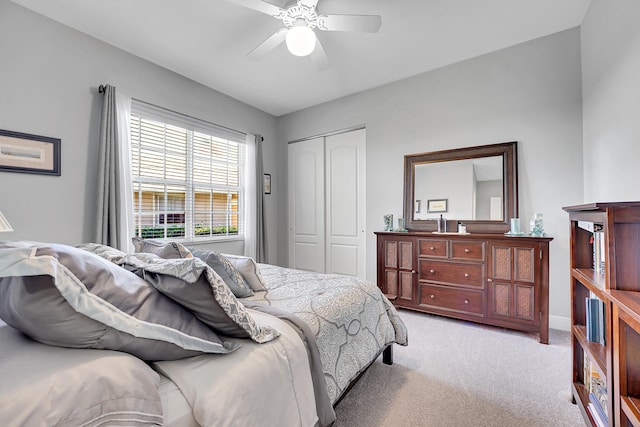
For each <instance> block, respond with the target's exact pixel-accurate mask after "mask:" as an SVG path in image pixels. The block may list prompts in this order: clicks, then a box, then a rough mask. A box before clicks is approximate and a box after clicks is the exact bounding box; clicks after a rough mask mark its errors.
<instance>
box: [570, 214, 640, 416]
mask: <svg viewBox="0 0 640 427" xmlns="http://www.w3.org/2000/svg"><path fill="white" fill-rule="evenodd" d="M564 210H565V211H566V212H568V213H569V220H570V226H571V241H570V243H571V245H570V248H571V323H572V327H571V335H572V341H573V344H572V349H573V356H572V357H573V375H572V378H573V384H572V387H571V388H572V391H573V396H574V400H575V401H576V403H577V404H578V405H579V407H580V412H581V413H582V415H583V417H584V419H585V421H586V422H587V424H588V425H592V426H595V425H596V422H595V420H594V418H593V416H592V415H591V413H590V411H589V409H588V405H589V402H590V400H589V399H590V398H589V390H588V389H587V387H586V386H585V384H586V383H587V381H585V378H584V375H585V374H584V365H585V358H586V359H587V360H589V361H590V364H591V365H592V366H595V368H596V370H597V372H598V373H599V374H600V376H601V377H602V378H603V379H604V380H605V384H606V388H607V407H606V412H607V415H608V420H607V421H608V426H624V427H627V426H636V427H640V202H621V203H590V204H585V205H578V206H569V207H565V208H564ZM583 221H584V222H587V223H592V224H596V225H598V226H601V227H602V233H604V241H603V247H602V248H601V250H602V251H603V253H604V259H605V263H604V268H603V269H602V270H601V271H596V270H595V268H594V265H595V264H596V263H594V249H593V243H592V242H593V240H596V239H592V236H593V233H592V232H591V231H589V230H586V229H584V228H582V227H580V226H579V224H580V222H583ZM598 265H600V264H598ZM590 296H595V297H597V298H598V299H600V300H601V301H603V303H604V317H605V321H604V326H605V332H606V333H605V344H604V345H602V344H600V343H594V342H590V341H589V340H588V339H587V333H586V324H587V322H588V319H587V310H586V308H585V299H586V298H588V297H590Z"/></svg>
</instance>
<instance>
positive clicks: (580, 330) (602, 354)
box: [573, 325, 607, 377]
mask: <svg viewBox="0 0 640 427" xmlns="http://www.w3.org/2000/svg"><path fill="white" fill-rule="evenodd" d="M586 331H587V328H586V327H585V326H578V325H573V336H574V337H575V338H576V339H577V340H578V342H579V343H580V347H582V350H583V351H584V352H586V353H587V355H588V356H589V358H590V359H591V360H592V361H593V362H595V364H596V367H597V368H598V371H599V372H600V375H602V376H603V377H606V376H607V348H606V347H605V346H604V345H602V344H599V343H596V342H589V341H587V332H586Z"/></svg>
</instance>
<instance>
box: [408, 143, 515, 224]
mask: <svg viewBox="0 0 640 427" xmlns="http://www.w3.org/2000/svg"><path fill="white" fill-rule="evenodd" d="M502 164H503V159H502V156H490V157H480V158H475V159H465V160H453V161H447V162H438V163H417V164H415V166H414V168H415V169H414V172H413V177H414V197H415V200H414V206H415V207H416V210H415V212H414V215H413V219H416V220H428V219H436V218H439V217H440V215H441V214H442V215H443V216H445V217H448V218H460V219H465V220H489V221H502V220H503V209H502V200H503V198H504V181H503V176H504V172H503V170H502ZM437 183H441V185H437ZM434 184H436V185H434ZM439 200H447V203H446V210H442V209H431V208H432V207H433V206H435V205H434V203H433V201H439Z"/></svg>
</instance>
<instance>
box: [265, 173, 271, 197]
mask: <svg viewBox="0 0 640 427" xmlns="http://www.w3.org/2000/svg"><path fill="white" fill-rule="evenodd" d="M264 194H271V174H270V173H265V174H264Z"/></svg>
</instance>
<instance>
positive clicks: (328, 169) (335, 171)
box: [325, 129, 366, 279]
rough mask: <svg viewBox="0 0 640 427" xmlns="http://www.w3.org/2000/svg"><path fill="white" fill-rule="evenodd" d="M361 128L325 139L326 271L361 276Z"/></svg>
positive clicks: (363, 140) (363, 174)
mask: <svg viewBox="0 0 640 427" xmlns="http://www.w3.org/2000/svg"><path fill="white" fill-rule="evenodd" d="M365 140H366V136H365V130H364V129H361V130H356V131H352V132H347V133H342V134H338V135H332V136H328V137H326V139H325V185H326V199H325V200H326V206H325V208H326V209H325V212H326V272H327V273H339V274H347V275H350V276H356V277H361V278H363V279H364V278H365V274H366V273H365V268H366V266H365V246H366V236H365V232H364V229H365V221H366V217H365V160H366V157H365Z"/></svg>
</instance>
